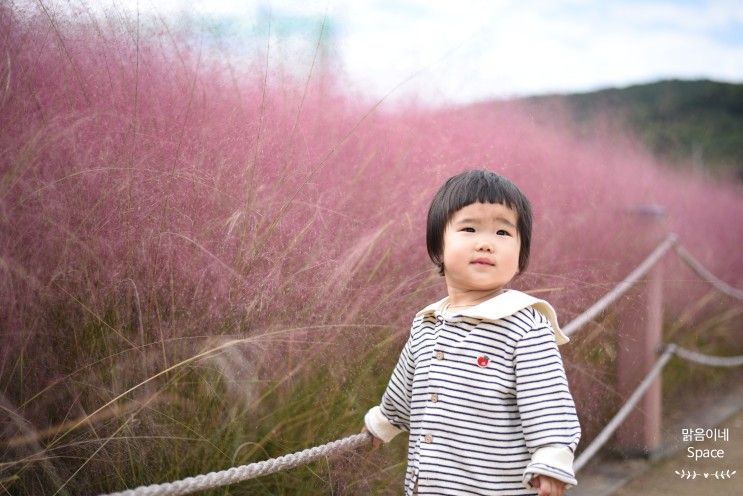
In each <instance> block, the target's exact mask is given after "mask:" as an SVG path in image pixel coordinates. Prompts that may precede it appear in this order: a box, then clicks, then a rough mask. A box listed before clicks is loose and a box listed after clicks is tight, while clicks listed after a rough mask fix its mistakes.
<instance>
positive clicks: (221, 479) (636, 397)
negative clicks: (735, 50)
mask: <svg viewBox="0 0 743 496" xmlns="http://www.w3.org/2000/svg"><path fill="white" fill-rule="evenodd" d="M671 247H675V249H676V253H678V255H679V256H680V257H681V258H682V259H683V260H684V261H685V262H686V263H687V264H688V265H689V267H691V268H692V269H693V270H694V271H695V272H696V273H697V274H699V275H700V276H701V277H702V278H703V279H705V280H706V281H708V282H709V283H711V284H712V285H713V286H715V287H716V288H717V289H719V290H720V291H722V292H723V293H725V294H727V295H730V296H732V297H733V298H737V299H739V300H740V299H743V291H741V290H740V289H737V288H734V287H732V286H730V285H728V284H726V283H725V282H723V281H721V280H720V279H718V278H717V277H715V276H714V275H713V274H712V273H711V272H709V271H708V270H707V269H705V268H704V267H703V266H702V265H701V264H700V263H699V262H697V261H696V260H695V259H694V258H693V257H692V256H691V255H690V254H689V253H688V252H687V251H686V250H685V249H684V248H683V247H681V246H679V245H678V236H676V234H670V235H669V236H668V237H667V238H666V239H665V240H664V241H663V242H662V243H661V244H660V245H658V247H657V248H656V249H655V250H653V252H652V253H651V254H650V255H649V256H648V257H647V258H646V259H645V260H644V261H643V262H642V263H641V264H640V265H638V266H637V268H635V270H633V271H632V272H631V273H630V274H629V275H628V276H627V277H626V278H624V280H622V281H621V282H620V283H619V284H617V285H616V286H615V287H614V288H613V289H612V290H611V291H610V292H609V293H607V294H606V295H604V296H603V297H602V298H601V299H600V300H598V301H597V302H596V303H594V304H593V305H591V307H589V308H588V309H587V310H586V311H585V312H583V313H581V314H580V315H579V316H578V317H576V318H575V319H573V320H572V321H571V322H569V323H568V324H567V325H566V326H564V327H563V332H564V333H565V334H566V335H568V336H570V335H571V334H573V333H574V332H575V331H577V330H578V329H580V328H581V327H583V326H584V325H586V324H587V323H588V322H590V321H591V320H593V319H594V318H596V317H597V316H598V315H599V314H601V312H603V311H604V310H605V309H606V308H607V307H609V305H611V304H612V303H614V302H615V301H616V300H617V299H618V298H619V297H620V296H622V295H623V294H624V293H625V292H627V290H629V289H630V288H631V287H632V286H634V285H635V284H637V282H638V281H639V280H640V279H641V278H642V277H643V276H644V275H645V274H647V273H648V272H649V271H650V269H652V268H653V266H654V265H655V264H656V263H657V262H658V261H659V260H660V259H661V257H662V256H663V255H665V253H666V252H667V251H668V250H669V249H670V248H671ZM674 353H675V354H676V355H678V356H679V357H681V358H684V359H686V360H689V361H693V362H696V363H700V364H703V365H710V366H714V367H735V366H739V365H743V356H741V357H714V356H710V355H704V354H702V353H698V352H695V351H691V350H687V349H685V348H681V347H679V346H677V345H675V344H670V345H668V346H667V347H666V350H665V352H664V353H663V355H661V357H660V358H659V359H658V361H657V362H656V363H655V365H654V366H653V368H652V369H651V370H650V372H648V374H647V375H646V376H645V378H644V379H643V381H642V382H641V383H640V385H639V386H638V387H637V389H635V391H634V392H633V393H632V395H631V396H630V397H629V399H628V400H627V402H626V403H625V404H624V405H623V406H622V408H621V409H620V410H619V411H618V412H617V414H616V415H615V416H614V418H612V419H611V421H610V422H609V423H608V424H607V425H606V427H604V429H603V430H602V431H601V432H600V433H599V435H598V436H596V438H595V439H594V440H593V442H592V443H591V444H590V445H589V446H588V448H586V449H585V450H583V452H582V453H581V455H580V456H579V457H578V458H577V459H576V460H575V463H574V467H575V471H576V472H577V471H578V470H580V469H581V468H582V467H583V466H584V465H585V464H586V463H587V462H588V461H589V460H590V459H591V457H592V456H593V455H594V454H596V452H598V450H599V449H601V447H602V446H603V445H604V444H605V443H606V442H607V441H608V440H609V438H610V437H611V435H612V434H613V433H614V431H615V430H616V429H617V428H618V427H619V425H620V424H621V423H622V422H623V421H624V419H625V418H626V417H627V415H629V413H630V412H631V411H632V409H633V408H634V407H635V405H636V404H637V402H639V401H640V399H641V398H642V395H643V394H644V393H645V391H646V390H647V389H648V388H649V387H650V385H651V384H652V382H653V380H655V378H656V377H657V376H658V374H660V372H661V370H663V367H665V365H666V363H668V360H670V358H671V356H672V355H673V354H674ZM369 436H370V435H369V434H368V433H362V434H355V435H353V436H349V437H346V438H343V439H339V440H337V441H332V442H330V443H327V444H323V445H320V446H315V447H314V448H308V449H305V450H303V451H299V452H297V453H291V454H288V455H284V456H280V457H278V458H272V459H269V460H264V461H262V462H257V463H251V464H248V465H242V466H240V467H233V468H230V469H228V470H223V471H221V472H210V473H208V474H204V475H199V476H196V477H188V478H186V479H183V480H180V481H176V482H167V483H164V484H153V485H150V486H140V487H138V488H136V489H128V490H126V491H121V492H117V493H111V494H109V495H107V496H170V495H181V494H190V493H193V492H196V491H203V490H206V489H212V488H215V487H220V486H225V485H228V484H234V483H236V482H241V481H245V480H248V479H253V478H255V477H260V476H263V475H268V474H272V473H275V472H279V471H281V470H287V469H290V468H293V467H297V466H299V465H303V464H306V463H309V462H310V461H312V460H314V459H316V458H319V457H321V456H328V455H330V454H334V453H340V452H343V451H347V450H350V449H353V448H356V447H359V446H362V445H363V444H366V443H368V442H369Z"/></svg>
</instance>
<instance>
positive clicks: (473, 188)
mask: <svg viewBox="0 0 743 496" xmlns="http://www.w3.org/2000/svg"><path fill="white" fill-rule="evenodd" d="M478 202H479V203H500V204H501V205H505V206H507V207H508V208H510V209H512V210H514V211H515V212H516V214H517V217H518V221H517V228H518V231H519V239H520V240H521V248H520V250H519V273H521V272H523V271H524V270H525V269H526V266H527V265H528V264H529V251H530V249H531V225H532V214H531V204H530V203H529V200H528V199H527V198H526V196H525V195H524V194H523V193H522V192H521V190H520V189H519V188H518V187H516V185H515V184H513V183H512V182H511V181H509V180H508V179H506V178H505V177H503V176H499V175H498V174H496V173H495V172H490V171H486V170H470V171H465V172H462V173H461V174H457V175H456V176H452V177H450V178H449V179H447V181H446V182H445V183H444V185H443V186H441V188H440V189H439V190H438V191H437V192H436V195H435V196H434V197H433V200H432V201H431V206H430V207H429V208H428V220H427V222H426V245H427V247H428V256H430V257H431V260H432V261H433V263H434V264H436V266H437V267H438V268H439V274H440V275H442V276H443V275H444V229H446V225H447V224H448V223H449V221H450V220H451V218H452V216H453V215H454V214H455V213H456V212H457V211H458V210H460V209H462V208H464V207H466V206H467V205H471V204H473V203H478Z"/></svg>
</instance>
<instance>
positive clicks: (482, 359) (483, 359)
mask: <svg viewBox="0 0 743 496" xmlns="http://www.w3.org/2000/svg"><path fill="white" fill-rule="evenodd" d="M489 362H490V358H488V356H487V355H482V356H479V357H477V365H478V366H480V367H487V366H488V363H489Z"/></svg>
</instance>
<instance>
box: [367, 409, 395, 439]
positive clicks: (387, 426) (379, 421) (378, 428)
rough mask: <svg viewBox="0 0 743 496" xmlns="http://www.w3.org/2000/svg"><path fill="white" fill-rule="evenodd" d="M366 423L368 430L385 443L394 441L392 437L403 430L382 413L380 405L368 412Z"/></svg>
mask: <svg viewBox="0 0 743 496" xmlns="http://www.w3.org/2000/svg"><path fill="white" fill-rule="evenodd" d="M364 424H366V430H368V431H369V432H371V433H372V435H373V436H374V437H378V438H379V439H381V440H382V441H384V442H385V443H389V442H390V441H392V438H394V437H395V436H397V435H398V434H400V433H401V432H402V429H398V428H397V427H395V426H394V425H392V423H391V422H390V421H389V420H387V417H385V416H384V415H383V414H382V410H380V409H379V407H378V406H375V407H374V408H372V409H370V410H369V411H368V412H366V415H365V416H364Z"/></svg>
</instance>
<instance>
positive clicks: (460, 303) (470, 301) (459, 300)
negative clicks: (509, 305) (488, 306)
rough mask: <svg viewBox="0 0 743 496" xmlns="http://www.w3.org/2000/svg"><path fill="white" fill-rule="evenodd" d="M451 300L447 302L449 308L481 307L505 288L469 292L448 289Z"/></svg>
mask: <svg viewBox="0 0 743 496" xmlns="http://www.w3.org/2000/svg"><path fill="white" fill-rule="evenodd" d="M448 290H449V300H448V301H447V308H450V309H456V308H467V307H473V306H475V305H479V304H480V303H482V302H483V301H485V300H488V299H490V298H492V297H494V296H496V295H498V294H500V293H502V292H504V291H505V290H506V289H505V288H498V289H494V290H489V291H471V290H470V291H468V290H464V291H463V290H457V289H455V288H448Z"/></svg>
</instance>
